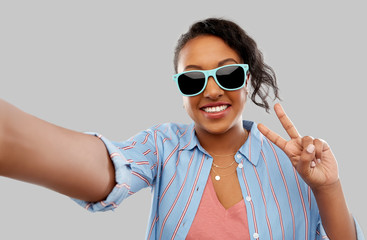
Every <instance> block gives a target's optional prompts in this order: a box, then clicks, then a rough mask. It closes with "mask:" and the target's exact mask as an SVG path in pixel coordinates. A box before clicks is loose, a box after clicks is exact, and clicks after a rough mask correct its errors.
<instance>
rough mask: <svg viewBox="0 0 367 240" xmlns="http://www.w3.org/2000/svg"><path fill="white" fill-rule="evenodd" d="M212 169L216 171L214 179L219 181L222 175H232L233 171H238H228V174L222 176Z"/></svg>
mask: <svg viewBox="0 0 367 240" xmlns="http://www.w3.org/2000/svg"><path fill="white" fill-rule="evenodd" d="M212 171H213V172H214V173H215V177H214V179H215V180H217V181H219V180H220V179H221V177H227V176H230V175H232V174H233V173H235V172H236V170H235V171H234V172H232V173H228V174H226V175H222V176H219V174H218V173H217V172H216V171H215V170H214V169H213V168H212Z"/></svg>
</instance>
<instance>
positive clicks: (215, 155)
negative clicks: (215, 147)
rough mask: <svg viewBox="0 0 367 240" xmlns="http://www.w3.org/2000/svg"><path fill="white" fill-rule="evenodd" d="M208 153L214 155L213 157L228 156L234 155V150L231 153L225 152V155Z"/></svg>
mask: <svg viewBox="0 0 367 240" xmlns="http://www.w3.org/2000/svg"><path fill="white" fill-rule="evenodd" d="M209 154H210V155H212V156H214V157H229V156H234V155H235V154H236V152H235V153H231V154H225V155H217V154H214V153H209Z"/></svg>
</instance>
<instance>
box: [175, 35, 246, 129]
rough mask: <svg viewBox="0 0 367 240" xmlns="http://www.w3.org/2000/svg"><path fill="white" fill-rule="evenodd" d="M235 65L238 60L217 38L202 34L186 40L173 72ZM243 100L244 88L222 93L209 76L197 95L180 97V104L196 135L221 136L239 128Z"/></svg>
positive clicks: (244, 101)
mask: <svg viewBox="0 0 367 240" xmlns="http://www.w3.org/2000/svg"><path fill="white" fill-rule="evenodd" d="M237 63H243V62H242V59H241V58H240V56H239V55H238V54H237V53H236V52H235V51H234V50H233V49H232V48H230V47H229V46H228V45H227V44H226V43H225V42H224V41H223V40H222V39H221V38H219V37H215V36H208V35H204V36H199V37H196V38H194V39H192V40H190V41H189V42H188V43H187V44H186V45H185V46H184V47H183V48H182V50H181V52H180V55H179V59H178V66H177V70H178V72H184V71H189V70H209V69H214V68H217V67H220V66H224V65H229V64H237ZM246 86H247V82H246ZM246 97H247V92H246V89H245V88H241V89H239V90H235V91H226V90H223V89H222V88H220V87H219V86H218V85H217V83H216V82H215V80H214V78H213V77H209V79H208V84H207V86H206V88H205V89H204V91H203V92H202V93H201V94H199V95H196V96H193V97H183V102H184V107H185V109H186V111H187V113H188V114H189V116H190V117H191V118H192V119H193V120H194V122H195V130H196V131H197V132H198V133H200V132H203V133H204V132H205V133H209V134H223V133H226V132H228V131H229V130H235V129H238V130H240V129H242V112H243V110H244V107H245V103H246Z"/></svg>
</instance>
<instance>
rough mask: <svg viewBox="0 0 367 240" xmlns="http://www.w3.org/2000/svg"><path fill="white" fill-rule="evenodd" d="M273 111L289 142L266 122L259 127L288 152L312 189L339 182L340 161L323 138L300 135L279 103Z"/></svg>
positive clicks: (265, 134) (266, 135)
mask: <svg viewBox="0 0 367 240" xmlns="http://www.w3.org/2000/svg"><path fill="white" fill-rule="evenodd" d="M274 110H275V113H276V114H277V117H278V118H279V120H280V122H281V123H282V125H283V128H284V129H285V130H286V132H287V133H288V135H289V137H290V138H291V139H290V140H289V141H286V140H285V139H284V138H282V137H281V136H279V135H278V134H277V133H275V132H273V131H272V130H270V129H268V128H267V127H265V126H264V125H263V124H259V125H258V129H259V130H260V132H261V133H262V134H263V135H264V136H265V137H267V138H268V139H269V140H270V141H271V142H273V143H274V144H275V145H277V146H278V147H279V148H281V149H282V150H283V151H284V152H285V153H286V154H287V156H288V157H289V159H290V160H291V162H292V164H293V166H294V167H295V169H296V170H297V172H298V173H299V174H300V175H301V177H302V178H303V180H304V181H305V182H306V183H307V184H308V185H309V186H310V187H311V188H312V189H316V188H318V187H323V186H328V185H330V184H333V183H335V182H336V181H338V179H339V174H338V164H337V162H336V159H335V157H334V154H333V153H332V151H331V149H330V147H329V145H328V144H327V143H326V142H325V141H324V140H322V139H313V138H312V137H310V136H306V137H301V136H300V134H299V133H298V131H297V129H296V127H295V126H294V125H293V123H292V121H291V120H290V119H289V118H288V116H287V115H286V114H285V112H284V110H283V108H282V106H281V105H280V104H279V103H278V104H275V106H274Z"/></svg>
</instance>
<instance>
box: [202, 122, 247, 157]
mask: <svg viewBox="0 0 367 240" xmlns="http://www.w3.org/2000/svg"><path fill="white" fill-rule="evenodd" d="M195 131H196V135H197V138H198V140H199V142H200V144H201V146H202V147H203V148H204V149H205V150H206V151H207V152H209V153H210V154H215V155H228V154H234V153H236V152H237V151H238V149H239V148H240V147H241V146H242V145H243V144H244V143H245V142H246V140H247V137H248V132H247V131H246V130H245V129H244V128H243V126H242V122H241V124H237V125H236V126H234V127H232V128H231V129H229V130H228V131H226V132H224V133H219V134H218V133H216V134H212V133H210V132H208V131H205V130H203V129H199V128H196V127H195Z"/></svg>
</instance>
